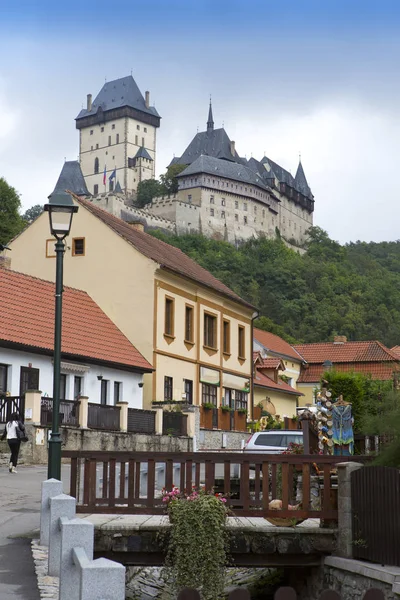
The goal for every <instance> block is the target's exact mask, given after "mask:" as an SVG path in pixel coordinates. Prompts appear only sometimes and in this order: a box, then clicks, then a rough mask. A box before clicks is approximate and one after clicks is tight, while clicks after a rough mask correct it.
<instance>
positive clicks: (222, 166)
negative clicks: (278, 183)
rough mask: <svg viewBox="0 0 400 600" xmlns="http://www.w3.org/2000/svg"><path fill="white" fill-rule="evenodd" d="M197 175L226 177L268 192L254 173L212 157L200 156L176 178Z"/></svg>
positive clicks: (233, 163)
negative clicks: (205, 174)
mask: <svg viewBox="0 0 400 600" xmlns="http://www.w3.org/2000/svg"><path fill="white" fill-rule="evenodd" d="M198 173H207V174H208V175H214V176H219V177H226V178H227V179H231V180H232V181H242V182H243V183H247V184H248V185H254V186H256V187H259V188H261V189H263V190H268V188H267V187H266V185H265V183H264V182H263V180H262V178H261V177H260V176H259V175H257V173H254V171H252V170H251V169H249V168H248V167H245V166H244V165H240V164H239V163H235V162H228V161H226V160H221V159H219V158H214V157H213V156H204V155H201V156H200V157H199V158H198V159H196V160H195V161H194V162H192V164H191V165H189V166H188V167H186V169H185V170H184V171H182V172H181V173H179V175H178V176H177V177H178V178H180V177H186V176H188V175H197V174H198Z"/></svg>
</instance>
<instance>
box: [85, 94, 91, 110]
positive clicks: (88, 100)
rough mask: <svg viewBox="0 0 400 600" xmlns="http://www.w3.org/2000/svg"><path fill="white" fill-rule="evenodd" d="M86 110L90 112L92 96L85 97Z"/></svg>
mask: <svg viewBox="0 0 400 600" xmlns="http://www.w3.org/2000/svg"><path fill="white" fill-rule="evenodd" d="M86 109H87V110H92V94H88V95H87V103H86Z"/></svg>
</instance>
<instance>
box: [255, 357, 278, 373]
mask: <svg viewBox="0 0 400 600" xmlns="http://www.w3.org/2000/svg"><path fill="white" fill-rule="evenodd" d="M257 369H271V370H272V369H273V370H277V369H278V370H282V371H284V370H285V364H284V362H283V361H282V359H281V358H263V361H262V364H261V365H257Z"/></svg>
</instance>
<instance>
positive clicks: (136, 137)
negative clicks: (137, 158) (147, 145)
mask: <svg viewBox="0 0 400 600" xmlns="http://www.w3.org/2000/svg"><path fill="white" fill-rule="evenodd" d="M135 144H136V146H137V145H138V136H137V135H135Z"/></svg>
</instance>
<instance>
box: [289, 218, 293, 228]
mask: <svg viewBox="0 0 400 600" xmlns="http://www.w3.org/2000/svg"><path fill="white" fill-rule="evenodd" d="M291 226H292V221H291V220H290V219H289V227H291Z"/></svg>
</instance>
